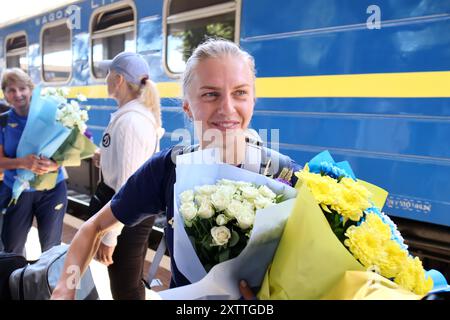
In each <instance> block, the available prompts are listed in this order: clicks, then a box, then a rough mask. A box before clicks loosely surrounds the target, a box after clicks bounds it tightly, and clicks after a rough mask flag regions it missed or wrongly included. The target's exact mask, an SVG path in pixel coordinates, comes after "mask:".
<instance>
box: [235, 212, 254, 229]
mask: <svg viewBox="0 0 450 320" xmlns="http://www.w3.org/2000/svg"><path fill="white" fill-rule="evenodd" d="M236 220H237V222H238V225H239V228H241V229H242V230H245V229H248V228H250V227H251V226H253V223H254V222H255V214H254V213H253V212H251V211H250V210H243V211H241V212H239V214H238V215H237V216H236Z"/></svg>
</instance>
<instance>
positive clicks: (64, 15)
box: [34, 5, 81, 29]
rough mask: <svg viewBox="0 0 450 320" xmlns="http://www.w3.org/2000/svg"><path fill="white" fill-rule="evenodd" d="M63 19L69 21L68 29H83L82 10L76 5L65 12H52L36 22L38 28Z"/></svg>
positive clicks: (62, 10)
mask: <svg viewBox="0 0 450 320" xmlns="http://www.w3.org/2000/svg"><path fill="white" fill-rule="evenodd" d="M61 19H68V20H67V23H68V27H69V28H70V29H80V27H81V8H80V7H79V6H76V5H70V6H68V7H67V8H66V9H65V10H64V9H60V10H57V11H54V12H50V13H48V14H46V15H44V16H42V17H39V18H36V19H35V20H34V22H35V24H36V26H43V25H45V24H47V23H50V22H54V21H58V20H61Z"/></svg>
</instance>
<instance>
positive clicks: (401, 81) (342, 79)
mask: <svg viewBox="0 0 450 320" xmlns="http://www.w3.org/2000/svg"><path fill="white" fill-rule="evenodd" d="M449 84H450V71H436V72H405V73H371V74H348V75H342V74H340V75H325V76H300V77H273V78H257V79H256V95H257V97H258V98H308V97H377V98H381V97H384V98H432V97H433V98H439V97H442V98H448V97H450V85H449ZM157 87H158V90H159V93H160V96H161V98H179V97H181V86H180V83H178V82H160V83H157ZM78 93H81V94H84V95H85V96H86V97H87V98H107V97H108V92H107V89H106V86H105V85H93V86H77V87H71V97H75V96H76V94H78ZM0 97H3V94H2V93H0Z"/></svg>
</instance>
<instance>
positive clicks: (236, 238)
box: [228, 230, 239, 247]
mask: <svg viewBox="0 0 450 320" xmlns="http://www.w3.org/2000/svg"><path fill="white" fill-rule="evenodd" d="M238 242H239V234H238V233H237V232H236V231H234V230H231V239H230V241H229V242H228V246H229V247H234V246H235V245H236V244H237V243H238Z"/></svg>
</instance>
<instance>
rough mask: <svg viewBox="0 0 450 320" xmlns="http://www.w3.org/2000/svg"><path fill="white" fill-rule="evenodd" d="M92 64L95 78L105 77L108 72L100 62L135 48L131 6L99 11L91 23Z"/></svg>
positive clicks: (133, 19)
mask: <svg viewBox="0 0 450 320" xmlns="http://www.w3.org/2000/svg"><path fill="white" fill-rule="evenodd" d="M91 39H92V40H91V41H92V42H91V50H92V52H91V59H92V61H91V66H92V74H93V75H94V77H95V78H98V79H104V78H105V77H106V73H105V72H104V71H103V70H101V69H99V68H98V63H99V62H100V61H103V60H107V59H112V58H114V57H115V56H116V55H117V54H118V53H120V52H122V51H134V50H135V48H134V47H135V45H134V43H135V41H134V39H135V14H134V10H133V8H132V7H130V6H126V7H120V8H117V7H115V8H114V9H111V10H108V11H104V10H103V11H101V12H100V13H97V14H96V15H95V16H94V17H93V19H92V23H91Z"/></svg>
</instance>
